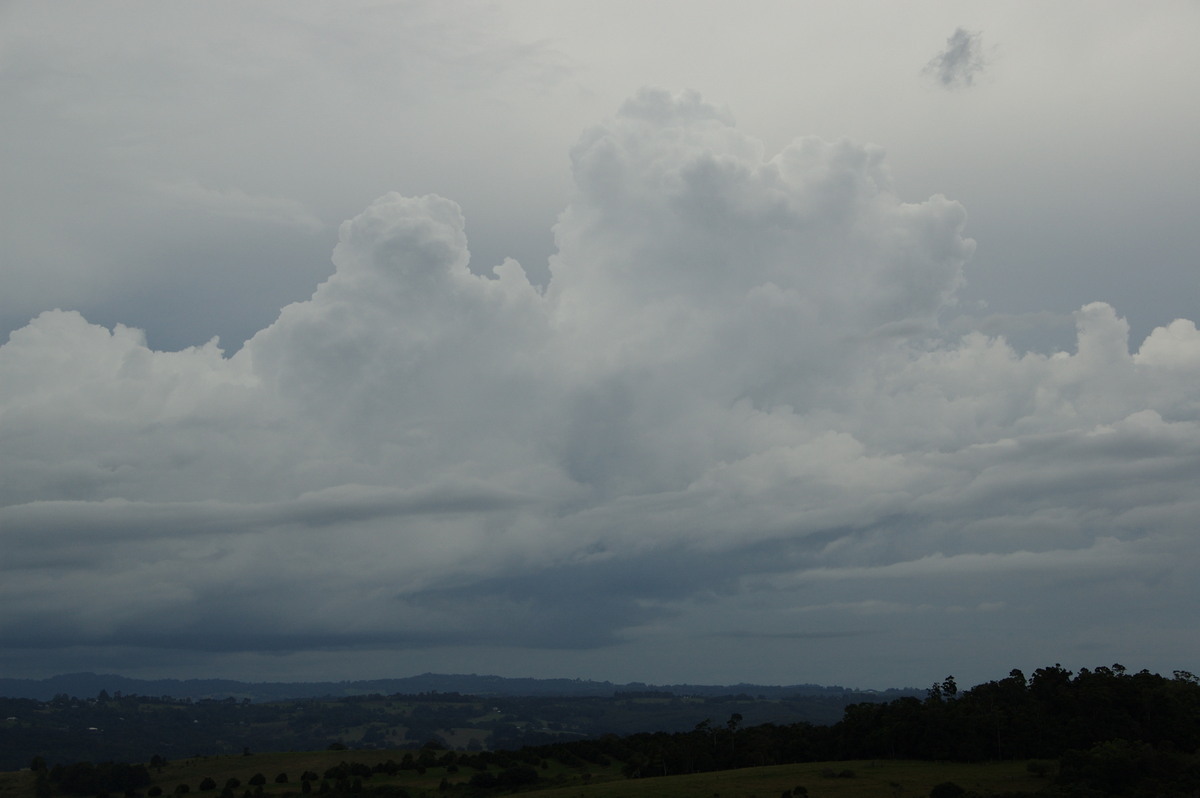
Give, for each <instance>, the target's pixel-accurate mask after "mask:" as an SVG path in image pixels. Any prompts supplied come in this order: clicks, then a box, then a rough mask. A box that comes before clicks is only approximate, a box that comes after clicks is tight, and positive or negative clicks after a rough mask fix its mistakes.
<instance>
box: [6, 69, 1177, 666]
mask: <svg viewBox="0 0 1200 798" xmlns="http://www.w3.org/2000/svg"><path fill="white" fill-rule="evenodd" d="M571 159H572V164H573V170H574V180H575V188H574V191H573V194H572V197H571V200H570V204H569V206H568V207H567V208H566V210H565V211H564V212H563V213H562V215H561V216H560V218H559V221H558V224H557V226H556V227H555V230H554V235H555V241H556V245H557V250H558V251H557V254H555V256H554V257H553V258H552V259H551V263H550V269H551V278H550V281H549V283H548V284H547V285H546V286H545V287H544V288H543V287H540V286H537V285H534V284H532V283H531V282H530V281H529V280H528V279H527V278H526V274H525V272H524V271H523V270H522V268H521V267H520V265H518V264H517V263H516V262H515V261H511V260H509V261H506V262H504V263H503V264H501V265H500V266H497V267H496V268H495V269H494V270H492V272H491V273H489V274H483V275H481V274H477V273H475V272H473V271H472V270H471V269H470V268H468V265H469V261H470V256H469V253H468V249H467V238H466V234H465V232H464V220H463V215H462V213H461V211H460V209H459V207H458V206H457V205H456V204H455V203H454V202H452V201H450V200H448V199H443V198H441V197H437V196H431V195H430V196H423V197H416V198H413V197H404V196H401V195H399V194H395V193H390V194H387V195H385V196H383V197H380V198H379V199H378V200H376V201H375V202H374V203H372V204H371V205H370V206H369V207H367V209H366V210H364V211H363V212H362V213H361V214H359V215H358V216H356V217H355V218H353V219H351V220H349V221H347V222H345V223H344V224H342V226H341V228H340V231H339V242H338V244H337V247H336V249H335V250H334V253H333V264H334V267H335V268H334V272H333V274H332V275H330V276H329V277H328V279H327V280H325V282H323V283H322V284H321V285H320V286H319V287H318V288H317V290H316V292H315V293H314V294H313V295H312V297H311V299H309V300H306V301H302V302H297V303H294V304H291V305H288V306H287V307H285V308H283V310H282V311H281V312H280V314H279V317H278V319H277V320H276V321H275V322H274V323H273V324H271V325H270V326H269V327H267V328H266V329H263V330H261V331H260V332H259V333H258V334H257V335H255V336H253V337H252V338H251V339H250V340H249V341H248V342H247V343H246V344H245V346H244V347H243V348H242V349H240V350H239V351H238V352H237V353H236V354H233V355H232V356H226V355H225V354H224V353H223V352H222V351H221V350H220V349H219V348H218V346H217V344H216V342H215V341H214V342H212V343H209V344H207V345H205V346H202V347H195V348H190V349H186V350H183V351H178V352H163V351H154V350H152V349H151V348H149V347H148V346H147V344H146V341H145V339H144V337H143V335H142V334H141V333H140V332H139V331H137V330H134V329H130V328H127V327H123V326H120V325H117V326H116V327H115V328H113V329H111V330H110V329H106V328H105V327H101V326H98V325H95V324H91V323H89V322H88V321H87V320H86V319H84V318H83V317H82V316H81V315H80V314H78V313H75V312H63V311H50V312H46V313H43V314H41V315H39V316H38V317H37V318H35V319H34V320H33V321H31V322H30V323H29V324H28V325H27V326H25V327H23V328H21V329H18V330H16V331H15V332H13V333H12V335H11V337H10V339H9V341H8V342H7V343H6V344H5V345H4V346H3V347H0V449H2V451H3V452H4V456H3V458H0V546H2V548H3V558H2V560H0V571H2V575H0V602H3V605H4V606H5V608H6V611H5V613H3V615H0V636H2V637H3V639H4V640H5V641H6V647H8V648H10V649H11V651H10V653H9V654H8V655H7V656H9V657H10V661H11V662H14V663H23V664H24V665H25V666H26V667H31V666H30V665H29V663H33V662H39V661H42V659H45V660H46V661H51V660H53V657H52V656H51V655H49V654H47V652H56V651H60V650H61V651H75V652H79V651H84V652H91V654H90V655H89V656H93V657H98V658H101V659H102V658H103V657H104V656H110V655H111V656H113V657H116V655H115V654H113V653H112V652H118V651H123V652H139V653H138V656H141V657H145V658H147V661H152V662H155V663H160V664H161V665H162V667H164V668H166V667H176V668H178V667H179V665H178V663H177V662H176V661H175V660H172V659H171V657H175V656H178V657H179V660H178V662H191V663H195V662H200V663H205V662H211V661H215V659H214V660H209V659H206V657H214V658H215V657H217V656H224V657H230V656H242V657H253V656H256V655H258V654H260V653H262V652H271V651H276V652H282V651H286V652H292V654H291V656H292V657H294V658H296V661H298V662H299V661H305V662H318V661H320V656H321V655H320V654H318V653H313V652H320V651H328V650H334V651H344V650H355V651H359V652H375V653H374V654H367V653H362V654H361V656H362V657H363V658H364V659H363V660H362V662H371V663H378V662H388V661H390V662H391V663H393V667H394V666H395V663H397V662H401V663H410V662H411V663H414V667H418V668H422V667H423V666H421V665H419V664H415V663H420V662H425V663H427V664H429V663H432V664H429V666H428V667H424V669H427V670H433V669H440V670H468V671H470V670H491V669H503V668H504V667H508V668H509V669H511V670H513V671H516V672H520V671H522V669H523V670H524V672H527V673H528V672H534V673H537V674H539V675H551V674H558V675H572V674H573V673H574V672H577V669H579V668H581V667H583V665H582V663H585V662H590V663H593V665H592V666H591V670H589V671H588V672H587V674H586V675H591V676H597V677H600V678H616V679H623V678H630V679H632V678H640V679H645V680H659V681H666V680H672V681H673V680H678V679H683V678H691V679H696V680H709V681H712V680H722V679H728V680H730V681H740V680H747V681H750V680H760V681H768V680H773V681H842V682H846V681H854V680H855V678H867V679H874V680H875V681H876V682H878V681H879V680H880V677H878V676H871V674H879V673H881V672H883V670H885V669H881V668H880V667H879V666H878V663H876V665H875V666H873V667H867V666H866V665H864V664H861V663H863V662H865V661H867V660H870V659H871V658H878V657H879V656H886V652H888V651H900V650H903V651H904V652H905V654H904V657H902V658H899V659H898V661H897V662H895V668H894V671H891V672H894V673H895V674H896V676H895V682H901V681H905V680H906V679H907V680H912V681H915V682H917V683H923V681H928V679H927V678H926V677H927V676H928V671H929V669H930V668H932V669H934V673H933V675H934V676H937V675H938V673H940V671H938V670H937V669H938V668H941V667H942V666H941V665H940V664H939V663H948V667H958V670H957V671H956V673H964V672H965V673H975V674H977V675H978V676H979V677H981V678H984V677H991V676H995V675H996V674H995V673H994V672H993V671H994V667H993V666H994V664H995V663H996V662H999V663H1000V664H1001V665H1003V666H1004V667H1010V666H1011V667H1015V666H1018V665H1021V666H1025V665H1026V664H1030V660H1031V659H1032V663H1031V664H1033V665H1035V666H1036V665H1040V664H1046V663H1048V662H1050V661H1067V660H1069V659H1070V657H1071V656H1072V655H1076V656H1079V657H1084V658H1086V657H1088V656H1090V654H1091V652H1100V654H1099V656H1101V657H1103V658H1105V659H1106V660H1107V659H1109V658H1114V657H1115V655H1118V654H1119V657H1115V658H1122V659H1128V660H1131V661H1136V662H1137V663H1138V664H1139V665H1140V664H1141V663H1143V662H1145V663H1146V665H1147V666H1148V667H1161V668H1165V669H1169V668H1171V667H1182V666H1185V665H1187V664H1188V661H1189V660H1190V659H1194V658H1195V657H1196V656H1197V655H1198V654H1200V649H1197V648H1196V644H1195V643H1194V642H1193V640H1192V638H1191V637H1189V636H1184V635H1176V634H1175V632H1176V631H1177V630H1180V629H1184V628H1187V627H1188V625H1189V624H1190V623H1191V614H1192V612H1191V609H1192V608H1193V607H1194V606H1195V600H1196V598H1197V596H1196V592H1197V588H1196V587H1195V585H1196V580H1195V579H1194V576H1195V574H1196V569H1197V565H1198V563H1197V561H1196V560H1197V557H1196V547H1195V541H1194V533H1195V518H1196V513H1197V510H1200V499H1197V497H1196V492H1195V486H1196V484H1197V480H1198V478H1200V401H1198V400H1197V398H1196V396H1197V391H1196V380H1197V375H1198V369H1200V334H1198V333H1197V331H1196V327H1195V325H1194V323H1193V322H1191V321H1186V320H1177V321H1174V322H1172V323H1170V324H1168V325H1167V326H1163V327H1159V328H1158V329H1155V330H1154V331H1153V333H1151V334H1150V336H1149V337H1148V338H1146V340H1145V341H1143V342H1141V343H1140V344H1138V345H1137V348H1136V350H1135V351H1133V352H1131V351H1130V343H1129V340H1128V339H1129V327H1128V325H1127V324H1126V323H1125V322H1124V320H1122V319H1121V318H1120V317H1119V315H1118V314H1117V312H1116V311H1115V310H1114V309H1113V308H1112V307H1110V306H1109V305H1107V304H1104V303H1094V304H1089V305H1087V306H1085V307H1083V308H1082V309H1080V310H1079V311H1078V312H1077V313H1076V314H1075V323H1076V328H1077V345H1076V346H1075V347H1074V349H1073V350H1072V351H1069V352H1067V351H1064V352H1057V353H1053V354H1038V353H1033V352H1022V351H1018V350H1016V349H1015V348H1014V347H1012V346H1010V345H1009V344H1008V343H1007V342H1006V341H1005V340H1004V339H1003V338H994V337H987V336H985V335H983V334H981V333H970V334H967V335H965V336H963V337H960V338H956V337H951V336H948V335H945V334H943V333H941V332H939V329H940V327H939V319H943V318H945V317H947V316H948V315H952V314H953V313H954V312H955V311H954V308H955V302H956V297H957V295H958V291H959V289H960V287H961V285H962V284H963V268H964V265H965V264H966V263H967V262H968V260H969V259H970V257H971V255H972V252H973V248H974V242H973V241H971V240H970V239H969V238H967V237H966V236H965V233H964V227H965V224H966V214H965V212H964V210H963V208H962V207H961V206H960V205H958V204H957V203H955V202H953V201H950V200H947V199H946V198H944V197H942V196H940V195H939V196H933V197H931V198H929V199H926V200H924V201H918V202H906V201H904V200H903V199H902V198H900V197H898V196H897V194H896V191H895V188H894V187H893V183H892V180H891V178H890V177H889V171H888V168H887V164H886V159H885V157H884V154H883V152H882V151H881V150H879V149H878V148H874V147H867V146H860V145H857V144H854V143H851V142H848V141H839V142H826V141H822V140H820V139H815V138H805V139H799V140H797V141H794V142H793V143H791V144H789V145H787V146H786V147H785V148H783V149H782V150H781V151H780V152H779V153H777V154H775V155H773V156H770V157H767V156H766V155H765V154H764V148H763V145H762V144H761V143H760V142H758V141H756V140H755V139H753V138H751V137H750V136H748V135H746V134H744V133H742V132H741V131H739V130H738V128H736V127H735V126H734V124H733V122H732V120H731V118H730V116H729V114H728V113H727V112H725V111H723V110H721V109H718V108H716V107H714V106H712V105H709V104H707V103H705V102H703V101H702V100H701V99H700V98H699V97H698V96H697V95H695V94H682V95H678V96H672V95H670V94H668V93H666V92H662V91H657V90H644V91H642V92H640V93H639V94H637V95H636V96H635V97H634V98H633V99H631V100H629V101H628V102H627V103H625V105H624V106H622V108H621V110H620V112H619V114H618V115H617V116H616V117H615V118H614V119H612V120H610V121H608V122H606V123H604V124H603V125H600V126H598V127H595V128H592V129H590V130H588V131H587V132H586V133H585V134H584V135H583V137H582V139H581V140H580V142H579V143H578V144H577V145H576V147H575V148H574V149H573V150H572V152H571ZM518 193H519V192H517V191H516V190H514V197H513V201H514V202H519V201H520V198H519V196H518V195H517V194H518ZM176 196H177V197H179V198H182V199H186V200H187V201H192V202H196V203H198V204H199V205H203V206H205V207H208V206H211V207H213V208H214V209H217V208H225V209H226V211H217V210H214V212H229V213H235V214H238V213H249V214H260V215H265V216H266V217H267V218H269V219H271V220H274V221H277V222H282V223H287V224H300V225H304V224H309V220H310V219H311V215H310V214H308V212H307V211H305V210H304V209H303V208H301V207H299V206H293V205H291V204H288V203H286V202H277V201H275V200H272V199H270V198H269V197H257V196H250V195H247V194H243V193H236V192H235V193H233V194H229V193H223V192H219V191H215V190H210V189H206V188H201V187H199V186H193V187H191V188H188V189H187V190H186V191H181V192H176ZM65 585H69V586H70V589H64V586H65ZM1098 602H1103V603H1104V604H1105V605H1106V606H1105V610H1104V612H1102V613H1097V612H1096V611H1095V606H1096V604H1097V603H1098ZM1013 630H1020V631H1021V635H1022V637H1021V640H1022V642H1021V643H1020V647H1019V648H1014V647H1013V646H1014V645H1015V644H1014V643H1013V639H1012V636H1011V633H1012V632H1013ZM1151 637H1152V638H1153V639H1151ZM734 639H736V640H737V641H738V642H737V643H732V642H730V641H731V640H734ZM747 639H760V640H761V641H764V642H762V643H761V647H760V648H758V649H755V650H756V651H758V652H760V655H759V656H758V657H756V659H757V660H758V661H755V662H740V664H739V658H738V655H737V651H738V647H740V646H743V645H746V643H745V641H746V640H747ZM816 639H819V640H820V642H819V643H815V642H813V641H814V640H816ZM914 640H917V641H919V643H920V645H919V646H914V642H913V641H914ZM80 647H82V648H80ZM917 649H920V650H917ZM106 652H107V653H106ZM405 652H408V653H405ZM580 652H585V653H586V657H585V656H584V654H581V653H580ZM1110 653H1111V654H1112V655H1113V656H1112V657H1110ZM64 656H65V655H64ZM122 656H126V655H122ZM372 656H376V657H378V658H379V659H375V660H373V659H371V658H370V657H372ZM21 657H25V659H21ZM305 657H308V658H309V659H307V660H305V659H304V658H305ZM405 657H408V659H405ZM421 657H424V658H425V659H424V660H422V659H421ZM39 658H42V659H39ZM1147 658H1149V660H1150V661H1149V662H1147V661H1146V660H1147ZM53 661H57V662H64V661H66V660H65V659H61V658H60V659H58V660H53ZM112 661H113V662H116V661H117V660H116V659H113V660H112ZM489 662H490V663H491V664H492V666H493V667H489V665H488V664H487V663H489ZM954 663H959V664H958V665H957V666H954ZM1093 664H1094V663H1093ZM371 667H377V666H376V665H372V666H371ZM738 668H741V670H738ZM789 673H790V674H793V675H792V676H791V677H789V676H787V675H786V674H789ZM839 674H840V675H839ZM352 675H354V674H352Z"/></svg>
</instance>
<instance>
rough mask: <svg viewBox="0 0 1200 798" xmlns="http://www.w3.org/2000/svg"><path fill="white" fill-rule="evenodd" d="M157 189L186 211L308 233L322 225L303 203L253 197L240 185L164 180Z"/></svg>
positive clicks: (291, 200)
mask: <svg viewBox="0 0 1200 798" xmlns="http://www.w3.org/2000/svg"><path fill="white" fill-rule="evenodd" d="M157 190H158V192H159V193H160V194H161V195H162V196H163V197H164V198H166V199H168V200H169V201H171V202H177V203H179V204H180V205H181V206H183V207H185V208H188V209H189V210H194V211H202V212H205V213H211V214H214V215H217V216H225V217H229V218H232V219H247V220H250V221H257V222H266V223H268V224H279V225H285V226H289V227H296V228H299V229H301V230H306V231H309V232H312V231H317V230H320V229H322V228H323V227H324V225H323V224H322V223H321V220H320V219H318V218H317V217H316V216H314V215H313V213H312V212H311V211H309V210H308V209H306V208H305V207H304V205H303V204H302V203H300V202H298V201H297V200H294V199H290V198H287V197H264V196H254V195H251V194H248V193H246V192H245V191H243V190H242V189H240V188H229V189H225V190H220V189H215V188H209V187H207V186H203V185H201V184H200V183H198V182H196V181H195V180H181V181H178V182H175V183H163V184H161V185H160V186H158V187H157Z"/></svg>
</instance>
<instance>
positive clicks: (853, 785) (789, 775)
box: [0, 751, 1048, 798]
mask: <svg viewBox="0 0 1200 798" xmlns="http://www.w3.org/2000/svg"><path fill="white" fill-rule="evenodd" d="M404 753H405V752H402V751H314V752H293V753H264V754H253V755H250V756H222V757H197V758H192V759H185V760H179V761H176V762H171V763H168V764H167V765H166V766H164V767H163V768H162V769H161V770H152V771H151V772H152V774H153V776H154V782H153V784H152V785H151V786H158V787H160V788H161V789H162V793H163V795H164V796H169V797H172V798H173V796H175V791H176V788H177V786H178V785H180V784H186V785H187V786H188V796H189V798H198V796H211V797H212V798H217V796H218V795H219V794H220V792H221V790H220V788H221V787H223V786H224V785H225V783H226V781H227V780H228V779H230V778H236V779H238V781H239V782H240V786H239V787H238V788H237V789H235V790H234V794H235V795H237V796H241V795H242V794H243V793H244V792H245V791H246V790H247V788H248V785H249V782H250V780H251V778H252V777H253V776H254V775H255V774H258V773H261V774H262V775H263V776H264V777H265V778H266V784H265V785H263V792H262V794H263V795H265V796H283V795H284V794H285V793H290V794H299V793H300V774H301V773H303V772H304V771H306V770H309V771H314V772H316V773H318V774H323V773H324V772H325V770H326V769H328V768H330V767H334V766H336V765H337V764H338V763H339V762H342V761H347V762H361V763H363V764H366V765H374V764H376V763H382V762H385V761H386V760H388V759H395V760H399V758H400V757H402V756H403V754H404ZM475 772H476V771H475V770H473V769H471V768H462V769H460V770H458V772H448V770H447V769H446V768H442V767H433V768H429V769H427V770H426V772H425V773H423V774H419V773H417V772H416V771H413V770H406V771H401V772H400V773H398V774H397V775H396V776H394V777H391V776H387V775H384V774H377V775H375V776H373V777H371V778H370V779H368V780H365V781H364V787H367V788H373V787H378V786H382V785H397V786H401V787H403V788H405V789H406V790H408V791H409V793H410V794H411V795H412V796H414V798H416V796H420V795H423V794H426V795H429V796H435V795H455V794H464V793H468V792H473V791H469V790H468V789H467V787H466V783H467V781H468V780H469V779H470V777H471V776H472V775H473V774H474V773H475ZM280 773H286V774H287V776H288V782H287V783H286V784H281V783H276V781H275V779H276V777H277V776H278V774H280ZM586 773H587V775H586V776H585V770H584V769H580V768H568V767H566V766H564V765H562V764H560V763H558V762H554V761H549V762H544V763H542V766H541V767H540V768H539V775H540V777H541V781H540V783H539V785H538V786H534V787H531V788H530V789H528V790H523V791H522V793H521V794H530V793H535V792H536V793H537V795H538V796H539V798H616V797H617V796H621V797H622V798H624V797H625V796H629V797H630V798H641V797H644V798H673V797H674V796H678V797H679V798H685V797H686V798H778V796H780V795H781V794H782V793H783V792H784V791H786V790H792V789H794V788H796V787H798V786H803V787H805V788H806V789H807V791H808V795H809V796H810V798H824V797H825V796H828V797H829V798H860V797H861V798H922V797H923V796H927V795H929V791H930V789H931V788H932V787H933V786H934V785H936V784H940V783H942V782H946V781H953V782H955V783H956V784H958V785H960V786H962V787H964V788H966V789H967V790H970V791H972V792H976V793H980V794H989V793H993V794H994V793H1016V792H1035V791H1037V790H1040V789H1042V788H1043V787H1045V786H1046V785H1047V783H1048V782H1047V780H1046V779H1044V778H1037V777H1034V776H1031V775H1030V774H1029V772H1028V771H1027V770H1026V763H1025V762H1024V761H1014V762H987V763H981V764H957V763H936V762H915V761H892V760H876V761H854V762H812V763H805V764H798V765H778V766H772V767H757V768H742V769H738V770H727V771H718V772H711V773H696V774H688V775H681V776H662V777H654V778H643V779H627V778H624V777H623V776H621V775H620V763H614V764H613V765H612V766H610V767H608V768H598V767H595V766H589V768H588V769H587V770H586ZM832 773H839V774H851V773H852V774H853V775H841V776H833V775H831V774H832ZM205 777H208V778H211V779H213V780H214V781H215V782H216V783H217V785H218V786H217V789H215V790H210V791H201V790H200V783H201V781H202V780H203V779H205ZM443 779H444V780H445V782H446V785H445V786H443V788H442V789H441V790H439V786H440V785H442V784H443ZM456 785H462V786H461V787H460V788H459V789H450V790H446V789H445V787H446V786H448V787H451V788H453V787H454V786H456ZM33 786H34V782H33V774H32V773H29V772H19V773H6V774H0V798H17V797H18V796H21V797H22V798H23V797H24V796H31V795H33V792H34V791H33ZM313 787H314V790H313V792H312V794H313V795H316V794H317V790H316V789H315V788H316V787H317V784H314V785H313ZM147 789H148V788H147ZM146 791H147V790H146V789H144V790H141V791H140V792H141V793H142V794H143V795H145V793H146ZM491 794H499V793H496V792H493V793H491Z"/></svg>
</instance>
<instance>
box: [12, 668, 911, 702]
mask: <svg viewBox="0 0 1200 798" xmlns="http://www.w3.org/2000/svg"><path fill="white" fill-rule="evenodd" d="M101 691H105V692H108V693H109V694H115V693H118V692H120V693H124V694H129V695H142V696H170V697H171V698H180V699H182V698H191V699H193V700H200V699H225V698H235V699H238V700H241V699H244V698H248V699H250V700H251V701H283V700H288V699H295V698H323V697H342V696H355V695H372V694H378V695H394V694H407V695H416V694H420V693H434V692H437V693H463V694H465V695H477V696H567V697H585V696H595V697H611V696H613V695H615V694H617V693H647V692H658V693H669V694H672V695H680V696H683V695H687V696H722V695H739V694H745V695H748V696H753V697H760V696H761V697H764V698H786V697H789V696H818V695H825V696H829V695H841V694H844V693H870V694H873V695H878V697H879V700H888V699H889V698H891V697H898V696H900V695H911V694H913V692H914V691H913V690H912V689H911V688H909V689H895V690H886V691H882V692H878V693H876V692H875V691H857V690H852V689H850V688H845V687H840V686H836V685H835V686H822V685H816V684H793V685H782V686H781V685H761V684H733V685H697V684H669V685H648V684H643V683H641V682H632V683H628V684H614V683H612V682H596V681H590V680H586V679H531V678H518V679H510V678H506V677H503V676H479V675H476V674H467V675H463V674H439V673H423V674H421V675H420V676H408V677H405V678H402V679H371V680H365V681H346V682H240V681H234V680H232V679H132V678H129V677H127V676H118V675H116V674H97V673H70V674H64V675H60V676H52V677H50V678H48V679H0V696H4V697H7V698H33V699H37V700H39V701H48V700H50V699H51V698H53V697H54V696H56V695H68V696H72V697H75V698H92V697H94V696H96V695H98V694H99V693H100V692H101Z"/></svg>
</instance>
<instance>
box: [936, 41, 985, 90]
mask: <svg viewBox="0 0 1200 798" xmlns="http://www.w3.org/2000/svg"><path fill="white" fill-rule="evenodd" d="M985 66H987V61H986V60H985V58H984V56H983V43H982V34H981V33H979V32H978V31H968V30H966V29H964V28H955V29H954V33H952V34H950V37H949V38H947V39H946V49H945V50H943V51H941V52H940V53H938V54H937V55H936V56H934V58H933V59H932V60H931V61H930V62H929V63H928V64H927V65H926V66H925V74H927V75H931V76H932V77H933V78H934V80H936V81H937V82H938V83H940V84H942V85H943V86H945V87H946V88H947V89H955V88H961V87H965V86H970V85H972V84H973V83H974V82H975V77H976V76H977V75H979V74H980V73H981V72H983V69H984V67H985Z"/></svg>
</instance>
